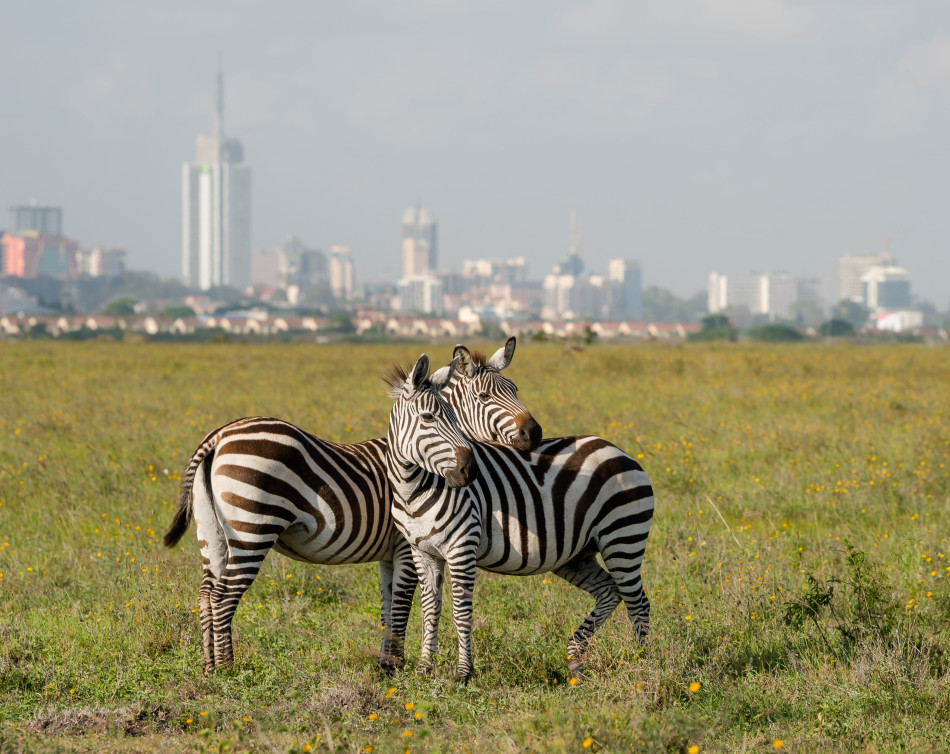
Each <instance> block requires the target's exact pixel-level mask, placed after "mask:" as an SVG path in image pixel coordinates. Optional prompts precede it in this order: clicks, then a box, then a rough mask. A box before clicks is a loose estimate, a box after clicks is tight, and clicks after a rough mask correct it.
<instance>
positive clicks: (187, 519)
mask: <svg viewBox="0 0 950 754" xmlns="http://www.w3.org/2000/svg"><path fill="white" fill-rule="evenodd" d="M217 434H218V430H215V431H214V432H212V433H211V434H210V435H208V436H207V437H205V439H204V440H203V441H202V443H201V445H199V446H198V450H196V451H195V454H194V455H193V456H192V457H191V461H189V462H188V467H187V468H186V469H185V473H184V474H182V477H181V486H180V487H179V488H178V508H177V509H176V510H175V519H174V520H173V521H172V525H171V526H170V527H169V529H168V531H167V532H166V533H165V547H174V546H175V545H177V544H178V542H179V540H180V539H181V538H182V536H183V535H184V533H185V532H186V531H188V526H189V525H190V524H191V519H192V505H191V500H192V497H191V490H192V487H193V486H194V484H195V474H196V473H198V469H199V468H201V464H202V463H203V462H204V460H205V459H206V458H208V457H209V456H211V455H213V454H214V446H215V445H216V444H217V442H218V437H217Z"/></svg>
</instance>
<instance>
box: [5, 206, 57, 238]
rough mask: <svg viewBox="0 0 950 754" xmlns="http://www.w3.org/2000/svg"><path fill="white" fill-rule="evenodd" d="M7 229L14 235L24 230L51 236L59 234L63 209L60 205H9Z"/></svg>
mask: <svg viewBox="0 0 950 754" xmlns="http://www.w3.org/2000/svg"><path fill="white" fill-rule="evenodd" d="M7 230H8V231H9V232H10V233H13V234H14V235H16V234H18V233H23V232H24V231H35V232H36V233H47V234H49V235H51V236H61V235H62V234H63V210H62V208H60V207H40V206H37V205H36V204H35V203H30V204H27V205H23V206H20V207H10V227H9V228H7Z"/></svg>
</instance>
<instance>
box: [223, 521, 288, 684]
mask: <svg viewBox="0 0 950 754" xmlns="http://www.w3.org/2000/svg"><path fill="white" fill-rule="evenodd" d="M244 536H245V537H246V536H247V535H246V534H245V535H244ZM278 536H279V535H278ZM276 541H277V536H273V535H271V536H269V537H268V538H267V539H264V540H257V541H252V542H240V541H238V540H235V539H233V538H232V539H231V540H230V542H229V545H230V549H231V555H230V557H229V558H228V565H227V568H225V571H224V574H223V575H222V576H221V578H220V579H219V580H218V583H217V584H216V585H215V587H214V590H213V591H212V592H211V610H212V614H213V615H214V664H215V669H217V670H220V669H222V668H230V667H231V666H232V665H233V664H234V649H233V646H232V643H231V622H232V620H233V619H234V612H235V611H236V610H237V608H238V605H240V604H241V597H243V596H244V593H245V592H246V591H247V590H248V587H250V586H251V584H253V583H254V579H255V578H257V574H258V572H259V571H260V570H261V565H262V564H263V562H264V558H265V556H266V555H267V553H268V552H270V550H271V548H272V547H273V546H274V543H275V542H276Z"/></svg>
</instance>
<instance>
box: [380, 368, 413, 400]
mask: <svg viewBox="0 0 950 754" xmlns="http://www.w3.org/2000/svg"><path fill="white" fill-rule="evenodd" d="M408 379H409V372H407V371H406V369H405V368H404V367H401V366H400V365H399V364H396V363H395V362H394V363H393V365H392V366H391V367H390V368H389V371H388V372H385V373H384V374H383V375H382V380H383V382H385V383H386V384H387V385H389V397H390V398H398V397H399V396H400V395H402V389H403V387H405V385H406V380H408Z"/></svg>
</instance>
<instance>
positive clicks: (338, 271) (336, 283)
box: [330, 246, 356, 299]
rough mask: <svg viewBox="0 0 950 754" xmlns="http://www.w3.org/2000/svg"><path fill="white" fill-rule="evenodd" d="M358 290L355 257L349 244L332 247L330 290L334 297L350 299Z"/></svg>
mask: <svg viewBox="0 0 950 754" xmlns="http://www.w3.org/2000/svg"><path fill="white" fill-rule="evenodd" d="M355 290H356V276H355V275H354V272H353V257H352V256H351V255H350V247H349V246H333V247H331V248H330V291H331V292H332V293H333V296H334V298H338V299H350V298H353V293H354V292H355Z"/></svg>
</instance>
